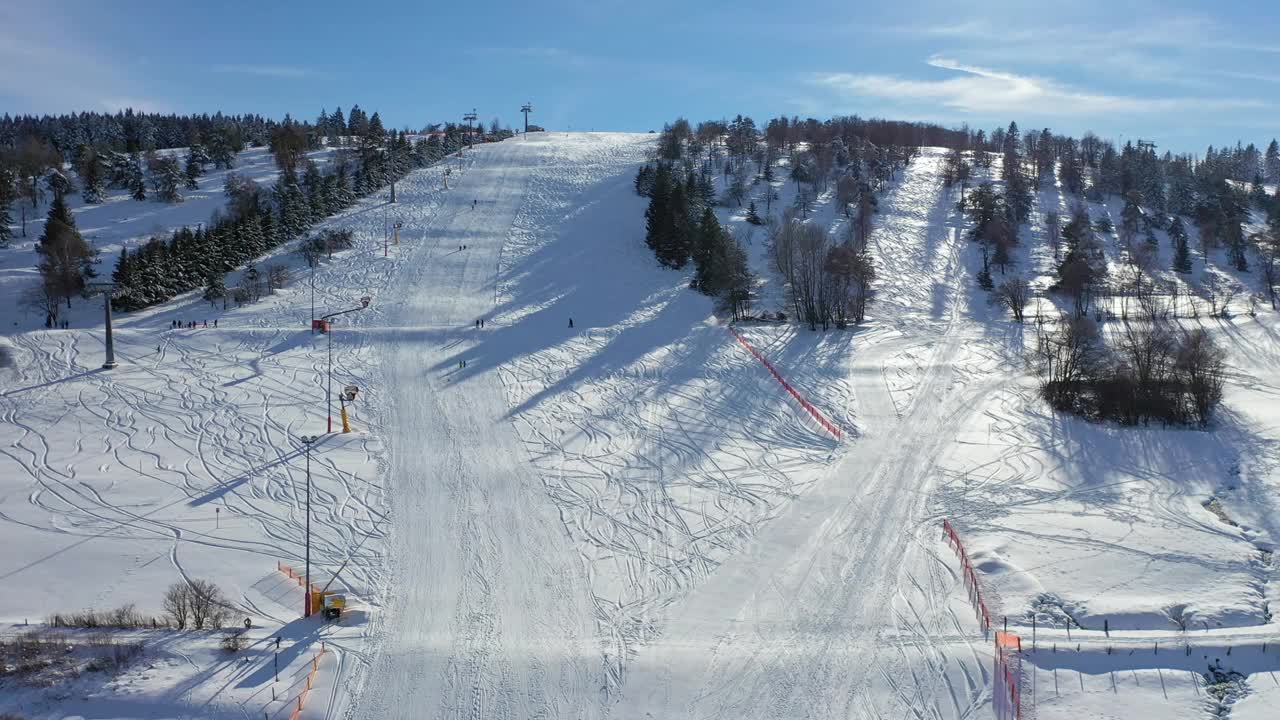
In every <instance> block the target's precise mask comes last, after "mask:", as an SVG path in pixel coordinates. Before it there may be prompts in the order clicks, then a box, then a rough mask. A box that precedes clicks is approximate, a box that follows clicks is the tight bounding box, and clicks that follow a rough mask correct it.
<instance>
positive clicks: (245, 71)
mask: <svg viewBox="0 0 1280 720" xmlns="http://www.w3.org/2000/svg"><path fill="white" fill-rule="evenodd" d="M212 70H213V71H214V72H217V73H235V74H239V75H257V76H260V77H275V78H301V77H308V76H311V75H314V74H315V73H314V72H312V71H311V70H308V69H307V68H300V67H294V66H291V65H253V64H241V65H214V66H213V68H212Z"/></svg>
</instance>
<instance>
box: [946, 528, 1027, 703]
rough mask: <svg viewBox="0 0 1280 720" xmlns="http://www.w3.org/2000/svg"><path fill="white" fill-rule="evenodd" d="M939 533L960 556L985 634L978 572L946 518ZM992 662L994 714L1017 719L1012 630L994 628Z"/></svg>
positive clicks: (1018, 669) (987, 617) (987, 622)
mask: <svg viewBox="0 0 1280 720" xmlns="http://www.w3.org/2000/svg"><path fill="white" fill-rule="evenodd" d="M942 533H943V535H944V536H945V537H946V539H947V544H949V545H950V546H951V548H952V549H953V550H955V551H956V556H957V557H959V558H960V566H961V568H962V569H963V571H964V586H965V589H966V590H967V591H968V592H969V601H970V602H971V603H973V609H974V611H975V612H976V613H977V614H978V622H979V623H981V625H982V631H983V632H984V633H985V632H987V631H988V630H990V629H991V613H989V612H988V611H987V602H986V600H984V599H983V598H982V588H981V587H979V586H978V573H977V571H975V570H974V569H973V562H972V561H971V560H969V553H968V551H967V550H965V549H964V543H963V542H961V541H960V535H959V534H958V533H956V529H955V527H953V526H952V525H951V522H950V521H949V520H943V521H942ZM995 640H996V645H995V656H994V657H993V659H992V662H993V664H994V665H995V669H994V672H993V673H992V682H993V684H994V685H995V692H994V693H993V696H992V703H993V704H994V705H995V710H996V717H997V718H1000V720H1020V719H1021V718H1022V691H1021V688H1022V656H1021V655H1019V653H1020V652H1022V638H1020V637H1018V636H1017V635H1015V634H1013V633H1011V632H1003V631H1000V630H997V631H996V636H995Z"/></svg>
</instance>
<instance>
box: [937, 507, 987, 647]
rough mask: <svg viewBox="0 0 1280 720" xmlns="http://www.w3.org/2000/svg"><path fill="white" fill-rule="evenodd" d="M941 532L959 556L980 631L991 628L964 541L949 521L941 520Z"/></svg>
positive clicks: (985, 605) (966, 588)
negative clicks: (979, 624) (980, 627)
mask: <svg viewBox="0 0 1280 720" xmlns="http://www.w3.org/2000/svg"><path fill="white" fill-rule="evenodd" d="M942 532H943V535H944V536H945V537H946V538H947V543H948V544H949V545H951V549H952V550H955V551H956V555H957V556H958V557H959V558H960V567H961V568H962V570H963V572H964V587H965V590H967V591H968V593H969V602H971V603H973V609H974V611H975V612H977V614H978V622H980V623H981V624H982V632H984V633H985V632H987V631H988V630H990V629H991V614H990V613H988V612H987V603H986V601H985V600H983V599H982V588H980V587H978V573H977V572H976V571H974V569H973V563H972V562H970V561H969V553H967V552H965V549H964V543H962V542H960V536H959V535H957V534H956V530H955V528H953V527H951V523H950V522H949V521H947V520H943V521H942Z"/></svg>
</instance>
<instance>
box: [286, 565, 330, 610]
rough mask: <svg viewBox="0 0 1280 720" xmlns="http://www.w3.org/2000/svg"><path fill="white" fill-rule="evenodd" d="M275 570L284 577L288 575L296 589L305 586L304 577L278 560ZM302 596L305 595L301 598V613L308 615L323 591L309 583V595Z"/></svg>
mask: <svg viewBox="0 0 1280 720" xmlns="http://www.w3.org/2000/svg"><path fill="white" fill-rule="evenodd" d="M276 569H277V570H279V571H280V572H282V573H284V574H285V575H288V576H289V579H290V580H293V581H294V582H296V583H298V587H303V586H305V585H306V584H307V580H306V577H305V576H304V575H302V574H301V573H299V572H298V571H297V570H294V569H293V568H291V567H289V566H288V565H285V564H284V563H282V562H280V561H279V560H277V561H276ZM303 594H304V595H306V597H305V598H303V600H304V603H303V611H304V614H305V615H310V614H311V612H312V609H313V608H314V607H315V605H316V603H317V602H318V601H319V600H320V597H319V596H323V594H324V590H323V589H322V588H321V587H320V586H319V585H316V584H315V583H311V592H310V594H307V593H305V592H304V593H303Z"/></svg>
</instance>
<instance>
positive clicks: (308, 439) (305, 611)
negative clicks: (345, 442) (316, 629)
mask: <svg viewBox="0 0 1280 720" xmlns="http://www.w3.org/2000/svg"><path fill="white" fill-rule="evenodd" d="M300 439H301V440H302V444H303V445H304V446H306V454H307V540H306V545H307V551H306V552H307V556H306V557H307V560H306V571H305V576H306V577H305V581H306V585H305V586H304V592H305V593H306V600H304V601H303V603H302V616H303V617H311V444H312V443H314V442H315V441H316V440H319V439H320V436H319V435H303V436H302V437H301V438H300Z"/></svg>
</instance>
